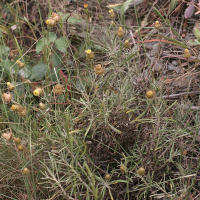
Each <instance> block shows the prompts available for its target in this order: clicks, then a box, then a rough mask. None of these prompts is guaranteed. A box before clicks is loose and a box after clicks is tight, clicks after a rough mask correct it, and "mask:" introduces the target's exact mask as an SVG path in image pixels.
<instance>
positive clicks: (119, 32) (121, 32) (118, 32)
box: [116, 27, 124, 37]
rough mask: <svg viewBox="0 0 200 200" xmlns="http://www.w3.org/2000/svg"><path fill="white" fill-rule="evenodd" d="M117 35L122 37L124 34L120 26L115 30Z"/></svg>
mask: <svg viewBox="0 0 200 200" xmlns="http://www.w3.org/2000/svg"><path fill="white" fill-rule="evenodd" d="M116 34H117V36H118V37H123V36H124V30H123V28H122V27H119V29H118V31H117V32H116Z"/></svg>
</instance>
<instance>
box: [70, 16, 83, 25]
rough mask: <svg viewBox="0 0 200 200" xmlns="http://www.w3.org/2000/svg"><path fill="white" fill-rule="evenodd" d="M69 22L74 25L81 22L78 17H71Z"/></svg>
mask: <svg viewBox="0 0 200 200" xmlns="http://www.w3.org/2000/svg"><path fill="white" fill-rule="evenodd" d="M67 22H69V23H72V24H74V23H80V22H81V20H80V19H78V18H76V17H69V18H68V20H67Z"/></svg>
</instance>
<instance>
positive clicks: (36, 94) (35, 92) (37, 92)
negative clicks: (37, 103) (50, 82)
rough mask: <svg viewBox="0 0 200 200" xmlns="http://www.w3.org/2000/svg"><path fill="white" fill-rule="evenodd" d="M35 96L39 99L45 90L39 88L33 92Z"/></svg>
mask: <svg viewBox="0 0 200 200" xmlns="http://www.w3.org/2000/svg"><path fill="white" fill-rule="evenodd" d="M33 94H34V96H36V97H38V96H41V95H42V94H43V90H42V88H40V87H38V88H36V89H35V90H34V91H33Z"/></svg>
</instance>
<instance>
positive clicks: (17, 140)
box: [14, 138, 22, 145]
mask: <svg viewBox="0 0 200 200" xmlns="http://www.w3.org/2000/svg"><path fill="white" fill-rule="evenodd" d="M21 141H22V140H21V139H20V138H14V142H15V144H17V145H20V144H21Z"/></svg>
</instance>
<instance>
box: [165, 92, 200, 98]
mask: <svg viewBox="0 0 200 200" xmlns="http://www.w3.org/2000/svg"><path fill="white" fill-rule="evenodd" d="M193 94H200V91H193V92H182V93H179V94H170V95H165V96H163V98H164V99H170V98H172V99H173V98H178V97H181V96H184V95H193Z"/></svg>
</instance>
